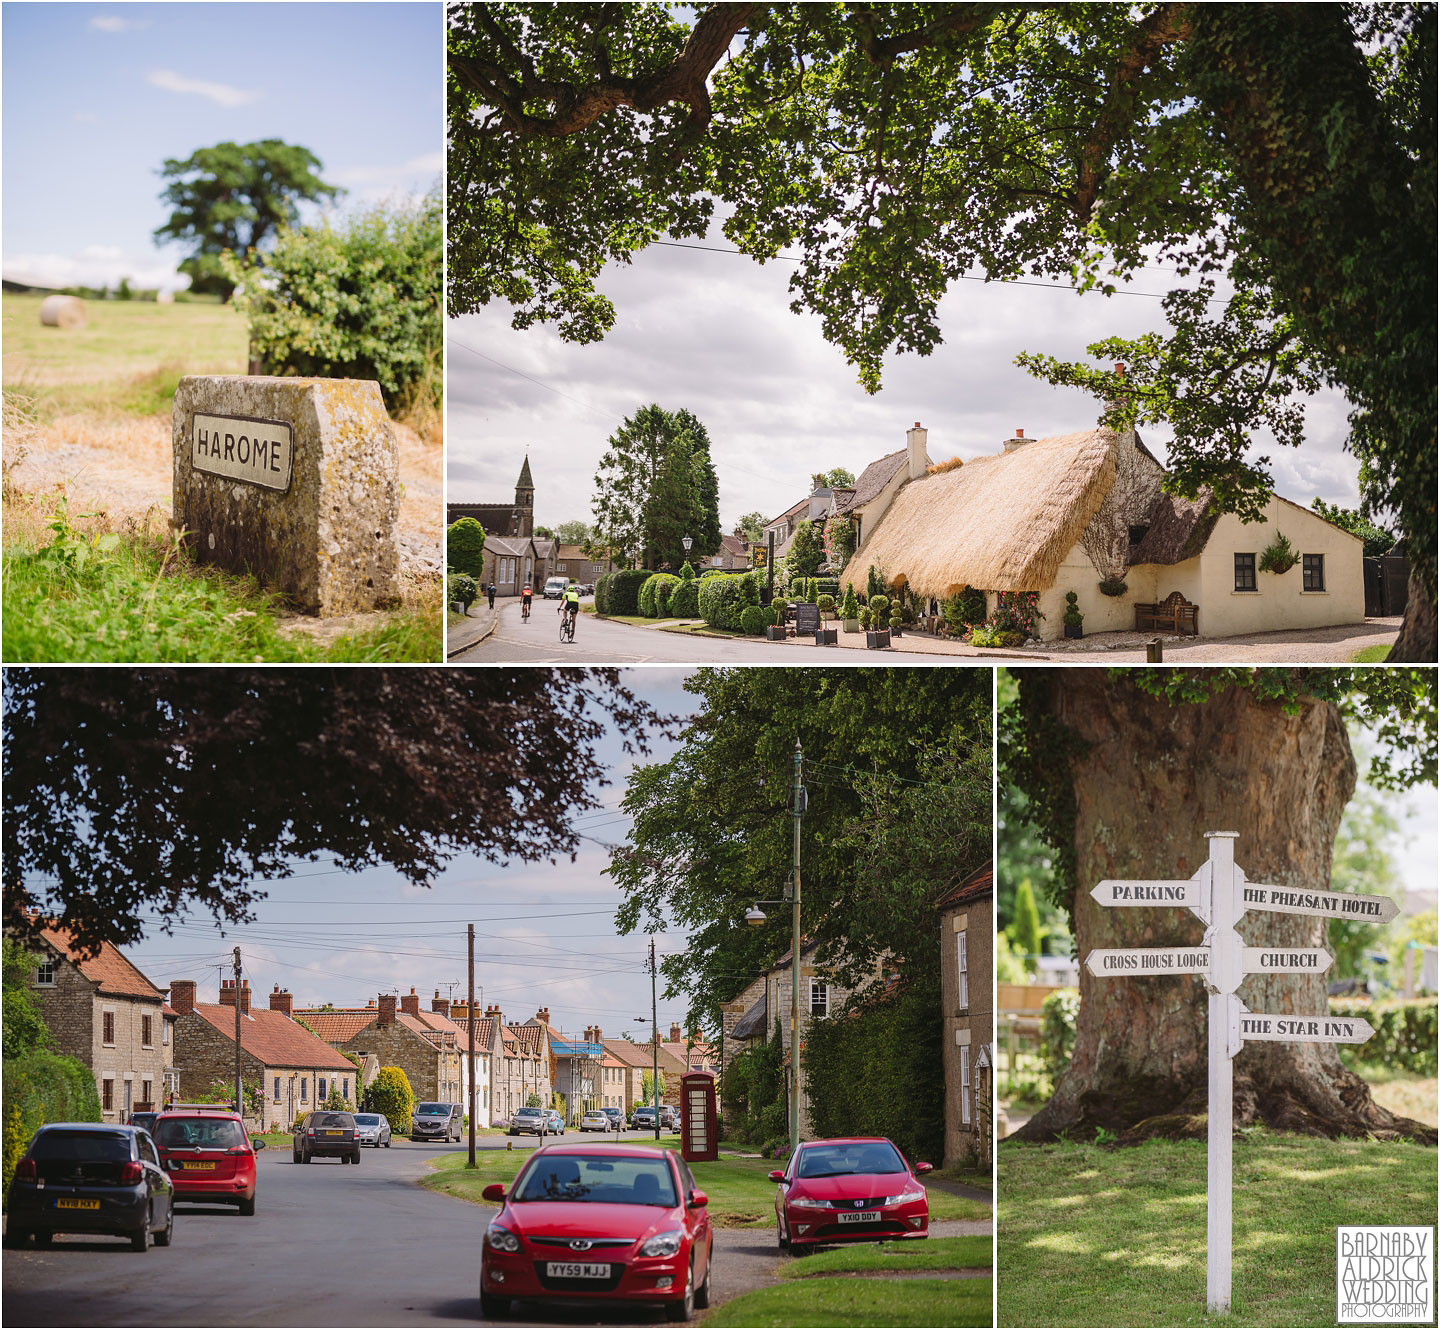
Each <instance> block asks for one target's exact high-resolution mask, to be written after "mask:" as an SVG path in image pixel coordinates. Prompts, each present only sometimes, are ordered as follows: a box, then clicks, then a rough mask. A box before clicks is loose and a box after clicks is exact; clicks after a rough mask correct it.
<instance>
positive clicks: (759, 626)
mask: <svg viewBox="0 0 1440 1330" xmlns="http://www.w3.org/2000/svg"><path fill="white" fill-rule="evenodd" d="M770 622H771V618H770V611H769V610H763V609H761V608H760V606H758V605H747V606H745V608H744V609H743V610H741V611H740V631H741V632H743V633H745V634H747V635H748V636H750V637H760V636H762V635H763V634H764V632H765V629H766V627H767V626H768V625H769V623H770Z"/></svg>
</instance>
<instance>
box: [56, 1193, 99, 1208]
mask: <svg viewBox="0 0 1440 1330" xmlns="http://www.w3.org/2000/svg"><path fill="white" fill-rule="evenodd" d="M55 1208H56V1209H57V1210H98V1209H99V1208H100V1202H99V1201H87V1200H83V1199H82V1198H80V1197H78V1196H57V1197H56V1198H55Z"/></svg>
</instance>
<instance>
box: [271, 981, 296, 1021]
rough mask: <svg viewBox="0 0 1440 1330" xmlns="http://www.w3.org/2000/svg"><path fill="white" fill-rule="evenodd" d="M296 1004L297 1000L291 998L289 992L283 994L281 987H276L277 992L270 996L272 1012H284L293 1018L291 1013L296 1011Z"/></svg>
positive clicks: (277, 985)
mask: <svg viewBox="0 0 1440 1330" xmlns="http://www.w3.org/2000/svg"><path fill="white" fill-rule="evenodd" d="M294 1002H295V999H294V998H293V997H292V996H291V994H290V992H289V991H288V990H286V991H284V992H282V991H281V989H280V985H279V984H276V985H275V991H274V992H273V993H271V994H270V1010H271V1011H283V1012H284V1013H285V1015H287V1016H291V1013H292V1011H293V1010H294ZM292 1019H293V1017H292Z"/></svg>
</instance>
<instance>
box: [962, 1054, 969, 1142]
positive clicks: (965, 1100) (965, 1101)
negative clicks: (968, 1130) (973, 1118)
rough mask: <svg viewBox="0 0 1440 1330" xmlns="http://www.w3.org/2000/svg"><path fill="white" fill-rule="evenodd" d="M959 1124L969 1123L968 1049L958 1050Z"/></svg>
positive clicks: (966, 1125)
mask: <svg viewBox="0 0 1440 1330" xmlns="http://www.w3.org/2000/svg"><path fill="white" fill-rule="evenodd" d="M960 1125H961V1126H962V1127H968V1126H969V1125H970V1050H969V1049H968V1048H962V1049H961V1050H960Z"/></svg>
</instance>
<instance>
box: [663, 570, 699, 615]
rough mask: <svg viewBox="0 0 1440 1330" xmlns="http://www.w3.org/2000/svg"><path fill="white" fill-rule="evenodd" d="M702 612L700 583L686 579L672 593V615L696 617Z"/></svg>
mask: <svg viewBox="0 0 1440 1330" xmlns="http://www.w3.org/2000/svg"><path fill="white" fill-rule="evenodd" d="M699 613H700V583H699V582H696V581H692V580H688V579H687V580H686V581H683V582H681V583H680V585H679V586H677V587H676V588H675V590H674V591H672V592H671V593H670V617H671V618H672V619H694V618H696V617H697V616H698V615H699Z"/></svg>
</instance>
